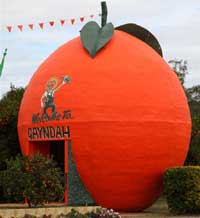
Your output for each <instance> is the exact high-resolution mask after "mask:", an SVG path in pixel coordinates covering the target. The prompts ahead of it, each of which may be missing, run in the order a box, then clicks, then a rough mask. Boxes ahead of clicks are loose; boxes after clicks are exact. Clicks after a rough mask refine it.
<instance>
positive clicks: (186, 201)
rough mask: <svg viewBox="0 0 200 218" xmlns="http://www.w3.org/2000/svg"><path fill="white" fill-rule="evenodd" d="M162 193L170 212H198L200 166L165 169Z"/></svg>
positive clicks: (199, 208) (199, 207)
mask: <svg viewBox="0 0 200 218" xmlns="http://www.w3.org/2000/svg"><path fill="white" fill-rule="evenodd" d="M164 193H165V195H166V199H167V203H168V207H169V210H170V211H171V212H173V213H178V214H181V213H200V166H185V167H174V168H169V169H167V170H166V171H165V173H164Z"/></svg>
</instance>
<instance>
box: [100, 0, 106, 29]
mask: <svg viewBox="0 0 200 218" xmlns="http://www.w3.org/2000/svg"><path fill="white" fill-rule="evenodd" d="M107 15H108V10H107V5H106V2H101V27H104V26H105V25H106V23H107Z"/></svg>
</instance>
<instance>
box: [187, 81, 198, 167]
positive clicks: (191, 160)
mask: <svg viewBox="0 0 200 218" xmlns="http://www.w3.org/2000/svg"><path fill="white" fill-rule="evenodd" d="M186 95H187V99H188V104H189V107H190V113H191V117H192V134H191V140H190V149H189V152H188V155H187V159H186V162H185V163H186V164H187V165H200V85H197V86H193V87H191V88H188V89H186Z"/></svg>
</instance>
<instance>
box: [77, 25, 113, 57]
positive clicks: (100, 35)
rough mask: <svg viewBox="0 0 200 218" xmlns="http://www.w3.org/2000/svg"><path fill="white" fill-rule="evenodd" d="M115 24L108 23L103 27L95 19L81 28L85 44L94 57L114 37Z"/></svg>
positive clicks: (82, 39)
mask: <svg viewBox="0 0 200 218" xmlns="http://www.w3.org/2000/svg"><path fill="white" fill-rule="evenodd" d="M113 32H114V26H113V24H112V23H108V24H106V25H105V26H103V27H102V28H101V27H100V26H99V25H98V24H97V23H96V22H94V21H91V22H88V23H87V24H86V25H85V26H84V27H83V29H82V30H81V41H82V43H83V46H84V47H85V48H86V49H87V51H88V52H89V53H90V56H91V57H92V58H93V57H94V56H95V55H96V53H97V52H98V51H99V50H100V49H101V48H103V47H104V46H105V45H106V44H107V43H108V42H109V41H110V39H111V38H112V35H113Z"/></svg>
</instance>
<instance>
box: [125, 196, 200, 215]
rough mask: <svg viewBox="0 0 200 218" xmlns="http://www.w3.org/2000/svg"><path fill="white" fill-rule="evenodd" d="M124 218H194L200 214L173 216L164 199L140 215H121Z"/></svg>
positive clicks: (139, 213)
mask: <svg viewBox="0 0 200 218" xmlns="http://www.w3.org/2000/svg"><path fill="white" fill-rule="evenodd" d="M121 216H122V218H145V217H146V218H153V217H155V218H165V217H166V218H177V217H178V218H193V217H199V218H200V214H199V215H197V214H195V215H188V214H185V215H175V214H171V213H170V212H169V210H168V206H167V203H166V200H165V198H164V197H161V198H160V199H158V200H157V201H156V202H155V203H154V204H153V205H152V206H151V207H149V208H148V209H146V210H144V211H143V212H138V213H121Z"/></svg>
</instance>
